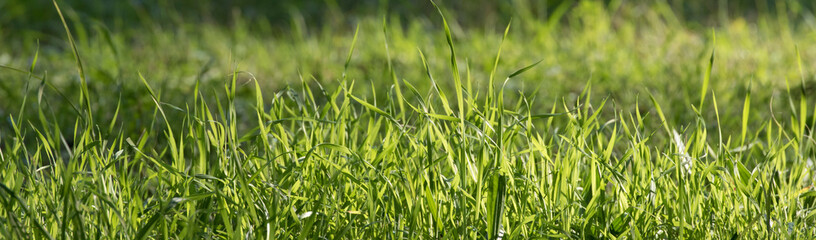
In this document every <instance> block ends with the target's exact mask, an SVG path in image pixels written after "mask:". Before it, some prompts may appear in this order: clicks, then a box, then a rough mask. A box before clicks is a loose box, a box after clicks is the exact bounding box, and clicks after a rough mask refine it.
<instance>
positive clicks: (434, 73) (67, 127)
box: [0, 3, 816, 239]
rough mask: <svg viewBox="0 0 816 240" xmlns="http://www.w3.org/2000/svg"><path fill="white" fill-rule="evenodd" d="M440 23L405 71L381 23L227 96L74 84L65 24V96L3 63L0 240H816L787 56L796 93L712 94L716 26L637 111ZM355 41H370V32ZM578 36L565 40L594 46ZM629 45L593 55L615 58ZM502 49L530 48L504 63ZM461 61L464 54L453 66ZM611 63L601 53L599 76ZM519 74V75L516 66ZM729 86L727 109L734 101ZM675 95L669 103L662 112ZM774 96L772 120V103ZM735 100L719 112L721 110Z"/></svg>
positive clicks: (240, 79) (504, 42) (813, 147)
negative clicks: (282, 81)
mask: <svg viewBox="0 0 816 240" xmlns="http://www.w3.org/2000/svg"><path fill="white" fill-rule="evenodd" d="M55 5H56V3H55ZM583 7H584V8H586V9H583V10H581V11H602V10H603V9H595V8H593V6H591V5H588V6H583ZM439 13H440V16H442V15H443V13H444V14H447V12H444V11H441V10H440V12H439ZM447 20H449V19H447ZM447 20H446V18H444V17H443V18H441V20H439V24H440V26H441V28H442V29H443V31H442V32H441V34H439V35H438V36H435V37H438V38H440V39H443V40H444V41H440V42H438V43H439V44H438V45H440V46H434V48H440V49H444V51H440V50H425V49H421V48H420V50H419V51H417V50H416V49H415V48H414V49H408V51H410V54H414V53H416V59H411V61H414V63H412V64H413V65H405V64H403V63H399V61H407V60H406V58H402V57H400V56H404V54H408V53H403V52H400V53H398V51H402V50H405V49H406V48H405V47H395V46H396V45H399V44H397V43H395V42H400V41H405V40H404V39H402V40H399V38H402V36H400V35H399V34H401V33H394V32H393V31H389V27H388V26H389V25H388V23H387V21H380V22H379V23H378V24H381V25H379V28H377V29H375V30H372V31H371V32H366V31H368V30H370V29H368V28H365V27H363V28H361V29H359V30H358V31H355V33H354V35H353V36H351V37H350V38H349V39H348V41H344V42H343V43H345V44H346V46H345V47H346V52H345V53H344V54H341V56H340V57H334V58H339V59H341V60H340V61H338V62H332V63H331V64H333V66H332V67H331V68H336V69H338V71H339V74H334V75H331V74H330V76H331V77H333V78H334V79H332V80H333V81H334V82H332V83H331V85H329V84H326V86H324V85H323V83H321V82H320V81H319V80H316V79H312V78H310V77H308V75H303V74H301V73H296V75H295V76H297V77H298V78H297V79H298V80H297V81H292V82H291V85H289V87H286V88H284V89H282V90H280V91H270V90H267V89H268V88H265V87H263V86H262V85H263V84H264V82H263V80H262V79H261V78H262V77H263V76H261V75H259V74H258V73H257V72H247V71H242V70H241V69H245V68H246V67H242V66H243V65H241V64H238V65H236V64H234V63H233V62H227V63H226V64H227V66H229V67H223V66H222V67H221V68H228V69H230V72H229V73H228V74H226V75H227V76H226V77H224V79H226V81H224V82H223V83H224V84H223V86H218V87H212V86H213V85H214V84H206V83H202V81H201V79H200V78H198V79H194V81H193V82H192V83H190V84H188V85H184V84H180V83H179V84H180V85H181V86H193V87H192V88H191V90H189V91H184V92H174V91H173V89H174V87H167V85H166V84H173V83H167V82H168V81H156V80H153V79H151V78H150V76H151V73H150V71H151V70H153V69H142V70H140V71H138V72H136V73H135V74H134V75H135V76H133V77H132V78H130V77H127V78H125V77H122V78H120V79H127V81H132V83H120V84H118V86H117V87H116V88H113V90H111V89H107V91H102V89H100V88H101V87H102V86H107V87H111V86H113V85H115V84H109V85H97V87H95V88H94V87H91V86H89V85H93V84H92V83H89V82H87V81H86V80H87V79H86V76H85V74H84V73H86V72H90V71H88V68H87V66H88V64H83V63H85V61H93V60H94V58H91V59H90V60H89V59H88V57H87V55H84V54H81V53H82V51H81V50H82V49H83V48H82V47H77V46H78V43H77V42H75V41H74V39H73V37H72V35H71V33H70V30H69V29H70V28H69V25H68V24H67V23H66V22H63V23H64V28H65V30H66V32H67V33H68V35H67V36H68V37H66V42H67V43H68V44H69V45H70V47H71V49H73V50H72V51H71V52H72V55H73V56H74V57H75V58H74V62H72V63H71V64H72V66H75V68H76V71H75V73H78V74H79V79H80V80H81V81H80V83H79V85H78V86H79V87H78V88H77V89H73V90H75V91H77V93H71V92H66V91H67V90H71V89H61V88H60V87H58V86H59V85H58V83H52V81H53V80H52V79H51V78H50V77H49V75H48V74H47V72H45V71H37V69H38V68H37V65H38V62H39V61H38V59H40V58H39V57H38V56H39V54H40V53H39V51H37V52H36V53H35V55H34V56H35V57H33V58H32V59H33V60H32V61H31V62H30V68H29V69H28V70H22V69H19V68H13V67H6V68H5V69H4V71H6V70H8V71H9V72H11V73H13V74H23V75H25V76H26V78H27V81H25V82H26V84H25V85H23V86H24V88H23V91H20V93H21V96H20V98H19V99H20V101H19V102H16V103H17V104H18V105H19V108H18V109H17V111H14V112H12V113H9V115H10V117H8V118H7V119H8V121H7V123H5V124H8V125H9V126H8V129H10V130H11V132H0V137H2V138H0V166H2V167H1V168H0V176H3V182H2V184H0V206H2V209H0V225H2V226H4V227H0V236H2V238H4V239H20V238H44V239H49V238H51V239H97V238H117V239H147V238H153V239H165V238H178V239H181V238H184V239H199V238H230V239H233V238H235V239H238V238H249V239H287V238H298V239H336V238H348V239H403V238H409V239H414V238H422V239H440V238H445V239H460V238H468V239H485V238H491V239H493V238H503V239H529V238H547V237H554V238H629V239H643V238H647V239H652V238H664V239H676V238H692V239H702V238H733V237H737V238H747V239H751V238H762V239H764V238H785V239H802V238H812V237H813V236H815V235H816V231H815V230H814V229H816V228H814V224H816V218H815V217H816V205H814V204H815V203H814V199H816V191H814V190H813V189H811V187H812V185H813V179H814V177H816V176H814V175H813V174H812V172H813V161H814V156H815V155H816V141H815V140H814V138H813V134H814V129H813V128H812V126H814V125H816V124H814V121H816V119H814V118H812V117H808V116H810V115H811V114H812V113H813V112H816V105H813V103H812V101H813V99H812V96H811V95H809V94H808V93H807V92H806V90H805V89H807V88H806V87H805V85H806V84H807V83H808V82H807V81H808V80H807V75H806V68H805V66H806V65H805V66H803V64H802V62H803V59H802V58H801V57H800V56H799V52H798V50H797V49H796V48H795V47H792V50H791V51H792V52H793V58H792V59H790V60H785V62H793V63H797V64H796V65H794V66H795V67H796V71H797V72H796V73H795V74H794V75H791V76H792V77H791V78H788V79H787V80H786V81H785V83H786V86H788V85H792V86H800V87H799V88H796V87H792V88H791V87H788V88H786V89H784V90H785V91H784V93H783V94H773V91H772V90H769V89H765V88H762V87H761V86H766V87H767V86H768V85H762V84H763V81H765V80H762V79H761V78H759V77H758V78H757V80H756V82H752V83H751V84H753V85H750V84H748V85H745V86H742V85H737V86H736V88H739V91H742V92H744V94H738V93H736V92H738V91H736V90H733V89H730V90H729V92H725V93H721V92H722V90H723V88H725V86H728V83H726V81H725V80H723V79H722V78H723V77H724V76H736V75H732V74H734V73H728V72H729V71H739V70H740V69H729V68H726V67H723V66H722V65H718V64H720V62H721V60H720V58H719V56H721V55H724V54H720V52H719V51H729V50H728V47H727V45H726V47H723V48H725V49H721V48H719V47H720V46H721V45H719V44H722V42H724V41H725V42H727V41H729V39H727V38H723V37H722V34H718V35H717V37H718V39H717V40H716V42H717V43H718V45H716V46H717V47H716V48H714V49H708V48H706V47H703V45H702V43H700V45H699V46H700V47H701V48H703V49H699V51H703V52H705V55H704V56H703V57H702V59H704V60H705V61H703V62H704V63H705V65H704V66H702V67H700V68H699V69H683V71H688V72H687V73H684V74H687V75H684V76H694V78H691V77H688V78H683V79H685V80H688V79H693V80H694V82H686V83H682V85H676V86H675V85H672V84H674V83H671V81H670V80H665V79H664V80H659V82H656V83H654V84H655V86H657V85H659V84H664V85H671V86H672V90H677V89H674V88H675V87H676V88H681V87H682V92H668V93H667V92H661V91H658V90H655V91H654V93H652V92H648V91H646V92H642V93H643V94H633V95H632V96H625V97H622V98H625V99H624V100H622V101H624V104H627V105H626V106H621V104H622V103H621V102H619V101H618V98H617V96H609V94H607V95H600V96H602V97H603V98H599V97H598V96H599V95H598V94H597V93H594V92H595V91H604V90H607V89H615V86H614V85H615V84H614V83H608V82H598V81H597V80H596V81H592V80H590V81H588V83H587V81H581V82H582V84H583V88H582V89H581V90H579V91H578V92H576V93H574V94H573V95H574V96H572V97H569V96H562V97H558V98H543V97H541V95H540V92H541V91H547V90H546V89H549V87H550V86H549V84H556V83H557V82H553V81H547V82H543V83H542V84H541V85H542V86H541V87H540V88H539V87H538V86H537V85H534V86H536V87H529V86H527V87H523V86H525V85H524V84H522V83H523V82H525V81H526V82H534V81H536V79H540V78H545V77H546V76H542V75H540V74H535V73H536V71H541V69H538V68H542V67H545V66H552V64H553V63H552V62H550V61H553V60H552V59H550V58H549V57H548V56H546V55H547V52H542V53H540V54H537V53H532V52H526V53H525V52H523V51H525V48H526V46H525V45H523V44H521V43H522V42H524V40H518V39H517V40H513V35H512V30H511V29H514V28H516V27H517V26H518V24H516V22H514V23H513V24H512V26H511V25H510V24H508V25H507V27H506V28H504V29H506V30H505V31H504V32H503V34H502V35H500V38H499V41H498V42H496V44H495V45H493V46H491V49H493V51H492V53H490V54H483V55H481V56H478V57H480V58H483V59H479V60H475V59H472V57H477V56H472V55H469V53H466V52H465V53H463V52H462V50H461V49H472V48H471V47H461V45H459V44H460V42H457V40H456V39H455V34H454V31H452V30H451V29H452V28H451V25H449V22H448V21H447ZM596 20H597V19H596ZM520 22H524V23H526V22H525V21H520ZM600 23H603V22H602V21H601V22H600ZM608 24H611V23H608ZM520 27H525V26H520ZM623 28H625V27H623ZM575 31H576V32H577V33H576V34H581V33H585V34H590V33H587V32H584V31H582V30H575ZM596 31H603V30H596ZM588 32H593V31H588ZM358 34H370V35H373V34H378V35H377V36H379V37H378V38H379V39H380V41H379V42H377V43H376V44H375V42H374V41H373V40H372V39H373V38H371V37H368V38H366V37H360V36H358ZM592 34H598V35H593V36H601V35H604V33H592ZM624 35H625V34H624ZM681 35H682V33H681ZM587 38H591V37H587ZM409 39H410V38H409ZM547 39H551V40H553V39H555V38H554V37H553V38H547ZM573 40H575V39H573ZM584 40H585V41H577V40H576V42H577V43H575V45H576V46H578V43H581V42H583V43H587V42H590V44H589V45H592V44H591V42H592V40H586V39H584ZM473 41H478V40H473ZM711 42H714V41H713V38H712V41H711ZM468 43H469V44H474V43H473V42H466V43H465V44H468ZM302 44H304V45H308V44H309V43H308V42H307V43H302ZM114 45H116V44H111V46H114ZM298 46H300V45H298ZM604 46H605V45H604ZM119 47H120V48H121V47H122V46H119ZM607 47H611V46H607ZM114 48H115V47H114ZM303 48H304V49H306V48H307V47H303ZM372 49H377V50H376V51H384V53H383V55H384V56H386V59H383V61H382V62H381V64H379V65H373V66H368V67H369V68H373V69H375V70H373V71H378V72H384V74H382V75H383V76H384V78H382V79H377V80H373V81H379V82H377V83H376V84H370V81H369V80H368V79H365V78H363V79H361V78H358V77H356V76H358V74H362V73H360V71H355V70H354V68H355V66H357V65H355V63H354V61H356V60H359V59H360V58H364V57H366V56H371V55H370V53H371V52H370V51H374V50H372ZM638 50H643V49H638ZM121 51H128V50H126V49H122V50H121ZM361 51H362V53H361ZM623 51H625V49H612V48H609V49H603V53H607V54H609V55H612V56H619V55H617V54H620V52H623ZM508 52H514V53H512V54H516V56H518V55H529V57H525V58H524V59H527V60H526V61H524V62H523V63H522V62H520V61H519V62H515V61H514V62H512V63H507V62H506V61H507V60H506V58H507V57H506V56H505V54H508ZM96 54H99V52H96ZM430 54H434V55H430ZM437 54H438V55H437ZM587 54H588V55H589V58H590V59H592V58H593V57H592V54H591V53H589V52H588V53H587ZM361 55H362V56H361ZM274 56H275V55H270V56H268V57H270V58H271V57H274ZM461 56H469V57H468V58H467V61H463V59H462V57H461ZM537 57H540V58H537ZM573 57H579V56H578V55H575V56H573ZM541 58H544V59H543V60H541V61H539V59H541ZM332 59H333V58H332ZM408 59H410V58H408ZM434 59H436V60H434ZM514 59H516V60H518V59H519V58H518V57H516V58H514ZM693 59H697V58H696V57H694V58H693ZM335 60H336V59H335ZM596 60H598V59H596ZM228 61H232V60H231V59H230V60H228ZM476 61H481V62H486V63H488V67H487V70H484V69H482V70H480V72H484V73H486V74H475V73H474V71H473V70H472V69H475V68H480V69H481V67H477V66H474V65H475V63H474V62H476ZM589 61H592V60H589ZM598 61H601V62H603V61H607V60H603V58H601V59H600V60H598ZM730 61H733V60H728V61H724V62H727V63H731V62H730ZM366 62H367V61H366ZM115 64H116V65H120V64H121V65H126V64H128V60H127V59H118V60H116V61H115ZM138 64H141V63H138ZM248 64H254V63H248ZM589 64H590V65H592V63H589ZM606 64H611V63H604V64H602V65H601V66H607V65H606ZM655 64H659V63H655ZM508 65H512V68H507V69H505V68H504V67H505V66H508ZM666 65H670V63H666ZM160 67H167V68H172V66H160ZM253 67H257V66H253ZM269 67H270V68H274V67H275V66H269ZM310 67H315V66H310ZM318 67H319V66H318ZM574 67H575V66H574ZM292 68H294V67H292ZM635 68H637V70H632V71H626V70H620V71H621V72H618V73H615V72H614V71H612V72H609V73H611V74H612V75H613V77H610V78H608V79H606V81H612V80H616V77H614V76H615V75H614V74H619V76H617V77H623V76H625V75H626V74H627V73H632V74H633V75H634V76H635V77H634V78H635V79H638V80H639V81H646V80H647V79H648V78H647V77H646V76H647V75H648V74H649V73H652V72H662V71H664V70H665V69H664V70H661V69H663V68H662V67H656V69H654V68H653V66H638V67H635ZM285 69H286V71H296V70H292V69H290V68H285ZM440 69H441V70H440ZM712 69H713V70H712ZM102 71H104V70H102ZM111 71H113V70H111ZM115 71H122V70H121V69H119V70H115ZM156 71H170V70H168V69H157V70H156ZM270 71H271V70H270ZM780 71H781V70H780ZM202 72H206V71H203V70H202ZM409 72H410V73H409ZM539 73H540V72H539ZM591 73H592V72H591V69H590V70H588V71H587V72H586V75H587V76H586V77H589V76H590V75H591ZM202 74H203V73H202ZM103 75H104V74H103ZM531 75H532V76H531ZM784 77H786V76H783V78H784ZM522 78H525V79H526V80H524V79H522ZM561 78H565V76H562V77H561ZM558 79H560V78H558ZM120 81H121V82H124V80H120ZM768 81H770V80H768ZM420 84H422V85H420ZM512 86H515V87H512ZM758 86H760V87H758ZM89 87H91V88H90V89H94V90H95V91H92V90H89ZM622 87H623V86H622ZM116 89H118V92H117V91H114V90H116ZM73 90H71V91H73ZM265 91H266V92H265ZM677 91H681V90H677ZM122 92H125V93H127V94H134V95H133V96H129V95H124V96H123V95H122V94H121V93H122ZM712 92H713V93H712ZM112 93H116V94H113V95H112V96H108V94H112ZM137 93H138V94H140V95H135V94H137ZM671 94H679V95H681V96H679V97H678V96H674V97H672V96H671ZM684 94H685V95H684ZM179 95H183V96H179ZM661 95H662V96H663V97H662V98H661ZM723 95H726V96H727V98H728V99H729V100H728V101H726V102H725V103H724V102H723V101H722V100H721V99H722V98H721V96H723ZM757 96H759V97H757ZM129 98H132V99H129ZM137 98H138V99H146V101H145V102H137V101H136V100H133V99H137ZM166 98H169V99H172V100H173V101H167V100H164V99H166ZM630 98H631V99H630ZM758 98H759V99H761V100H765V99H773V101H776V102H777V103H768V102H757V100H756V99H758ZM752 99H753V100H752ZM178 100H183V101H178ZM718 100H719V102H718ZM666 101H668V102H672V103H674V104H675V106H672V107H671V108H667V107H666V106H665V104H664V102H666ZM123 102H124V104H123ZM129 102H130V103H133V104H141V105H143V106H141V105H140V106H127V104H128V103H129ZM680 103H685V105H680ZM661 104H664V105H661ZM678 105H679V106H678ZM769 105H770V106H771V107H779V108H776V109H772V110H768V109H766V108H767V107H768V106H769ZM811 105H813V106H811ZM100 106H104V107H100ZM144 106H149V107H144ZM105 107H107V108H105ZM145 108H146V109H147V110H146V112H145V113H142V114H146V115H148V116H149V117H147V118H146V119H148V120H147V122H142V121H141V120H138V119H137V118H139V116H135V114H136V113H135V112H134V109H145ZM726 109H727V111H728V114H722V113H723V112H724V111H725V110H726ZM732 109H737V110H732ZM740 109H741V111H740ZM757 112H763V114H757ZM780 112H781V114H779V115H771V114H769V113H774V114H776V113H780ZM765 113H768V114H765ZM686 120H687V121H686ZM133 121H138V122H135V123H134V122H133ZM723 123H727V124H723Z"/></svg>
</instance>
